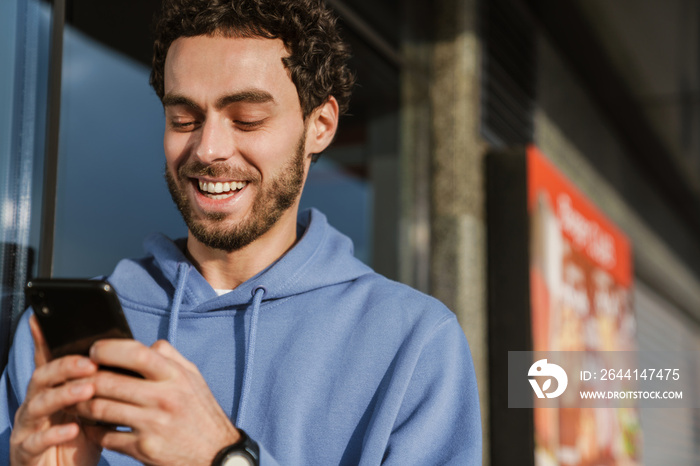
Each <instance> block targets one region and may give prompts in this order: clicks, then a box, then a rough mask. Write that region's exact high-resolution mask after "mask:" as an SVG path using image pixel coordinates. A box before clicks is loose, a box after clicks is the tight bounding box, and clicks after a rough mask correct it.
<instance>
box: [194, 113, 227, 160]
mask: <svg viewBox="0 0 700 466" xmlns="http://www.w3.org/2000/svg"><path fill="white" fill-rule="evenodd" d="M235 150H236V149H235V145H234V140H233V131H232V128H231V125H230V124H227V121H226V119H224V118H216V117H213V118H207V119H206V120H205V121H204V123H203V124H202V126H201V128H200V134H199V140H198V141H197V142H196V147H195V151H194V153H195V155H196V157H197V158H198V159H199V160H201V161H202V162H203V163H206V164H211V163H214V162H221V161H224V160H227V159H228V158H230V157H231V156H232V155H233V154H234V152H235Z"/></svg>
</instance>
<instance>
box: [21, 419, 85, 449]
mask: <svg viewBox="0 0 700 466" xmlns="http://www.w3.org/2000/svg"><path fill="white" fill-rule="evenodd" d="M79 432H80V427H79V426H78V424H77V423H70V424H62V425H57V426H53V427H50V428H48V429H46V430H42V431H40V432H37V433H35V434H33V435H30V436H29V437H27V438H26V439H25V440H24V442H22V450H23V451H24V452H25V453H27V454H28V455H30V456H38V455H41V454H42V453H44V452H45V451H46V450H47V449H49V448H51V447H54V446H57V445H60V444H62V443H65V442H69V441H71V440H73V439H74V438H76V437H77V436H78V433H79Z"/></svg>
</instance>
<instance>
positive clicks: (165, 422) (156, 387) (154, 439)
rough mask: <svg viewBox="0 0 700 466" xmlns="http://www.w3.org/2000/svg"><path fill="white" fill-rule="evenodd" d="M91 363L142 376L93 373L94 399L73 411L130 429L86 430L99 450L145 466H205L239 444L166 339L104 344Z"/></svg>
mask: <svg viewBox="0 0 700 466" xmlns="http://www.w3.org/2000/svg"><path fill="white" fill-rule="evenodd" d="M90 358H91V359H92V361H93V362H94V363H95V364H98V365H104V366H113V367H120V368H124V369H128V370H131V371H134V372H137V373H139V374H141V375H142V376H143V377H144V379H139V378H136V377H130V376H127V375H122V374H117V373H113V372H109V371H99V372H98V373H97V374H96V375H95V377H94V389H95V396H94V398H92V399H91V400H89V401H86V402H83V403H80V404H78V405H77V406H76V412H77V413H78V414H79V415H80V416H82V417H86V418H88V419H93V420H96V421H101V422H106V423H110V424H116V425H120V426H128V427H130V428H131V431H130V432H125V431H123V430H121V431H120V430H114V429H108V428H104V427H90V428H89V429H88V433H89V436H90V438H92V439H94V440H95V441H96V442H98V443H99V444H100V445H102V446H103V447H104V448H107V449H109V450H115V451H118V452H121V453H125V454H127V455H129V456H131V457H133V458H135V459H136V460H138V461H141V462H143V463H146V464H167V465H173V466H176V465H188V466H189V465H199V464H202V465H209V464H211V461H212V459H213V458H214V456H216V453H217V452H218V451H219V450H220V449H221V448H223V447H224V446H226V445H229V444H231V443H234V442H235V441H237V440H238V438H239V433H238V431H237V430H236V429H235V427H234V426H233V424H231V421H230V420H229V418H228V416H227V415H226V414H225V413H224V411H223V410H222V409H221V407H220V406H219V404H218V402H217V401H216V399H215V398H214V395H213V394H212V393H211V390H210V389H209V387H208V386H207V384H206V382H205V381H204V378H203V377H202V375H201V374H200V372H199V370H198V369H197V367H196V366H195V365H194V364H192V363H191V362H190V361H188V360H186V359H185V358H184V357H183V356H182V355H180V353H178V352H177V350H175V348H173V347H172V346H171V345H170V344H169V343H167V342H166V341H158V342H156V343H155V344H154V345H153V346H152V347H150V348H148V347H146V346H144V345H143V344H141V343H139V342H137V341H134V340H102V341H99V342H97V343H95V344H94V345H93V347H92V349H91V351H90Z"/></svg>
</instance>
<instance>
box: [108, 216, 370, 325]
mask: <svg viewBox="0 0 700 466" xmlns="http://www.w3.org/2000/svg"><path fill="white" fill-rule="evenodd" d="M297 231H298V233H297V234H298V235H299V237H300V239H299V241H298V242H297V244H296V245H295V246H294V247H293V248H292V249H290V250H289V251H288V252H287V253H286V254H285V255H283V256H282V257H281V258H280V259H278V260H277V261H276V262H275V263H273V264H272V265H270V266H269V267H268V268H266V269H265V270H263V271H262V272H260V273H259V274H257V275H256V276H254V277H253V278H251V279H249V280H248V281H246V282H244V283H242V284H241V285H239V286H238V287H237V288H236V289H235V290H233V291H231V292H230V293H227V294H225V295H222V296H217V294H216V292H215V291H214V290H213V289H212V287H211V286H210V285H209V283H208V282H207V281H206V280H205V279H204V277H203V276H202V275H201V274H200V273H199V271H198V270H197V269H196V268H195V267H194V266H193V265H192V264H191V263H190V262H189V260H188V259H187V257H186V256H185V254H184V250H185V244H186V240H185V239H179V240H176V241H172V240H170V239H169V238H167V237H166V236H164V235H162V234H154V235H151V236H149V237H148V238H146V240H145V242H144V247H145V249H146V252H147V254H148V255H147V256H146V257H145V258H143V259H139V260H123V261H121V262H120V263H119V264H118V265H117V268H116V269H115V271H114V273H113V274H112V275H111V276H110V277H109V278H108V280H109V281H110V282H111V283H112V285H113V286H114V287H115V289H116V290H117V292H118V293H119V296H120V298H121V299H123V300H125V301H127V302H132V303H134V304H138V305H140V306H147V307H149V308H155V309H160V310H168V309H170V308H171V307H172V305H173V304H174V301H178V304H180V306H181V307H182V310H186V311H188V312H208V311H215V310H217V309H223V308H230V307H232V306H247V305H249V304H250V302H251V296H252V295H253V294H255V291H256V290H257V289H260V288H264V290H265V293H264V301H267V300H272V299H279V298H285V297H288V296H293V295H297V294H301V293H305V292H308V291H312V290H315V289H318V288H322V287H325V286H330V285H335V284H338V283H343V282H348V281H352V280H354V279H356V278H358V277H360V276H361V275H364V274H367V273H370V272H371V269H370V268H369V267H367V266H366V265H365V264H363V263H362V262H361V261H359V260H358V259H356V258H355V257H354V256H353V245H352V241H351V240H350V239H349V238H348V237H347V236H345V235H343V234H342V233H340V232H339V231H337V230H336V229H335V228H333V227H331V226H330V225H329V224H328V221H327V219H326V216H325V215H323V214H322V213H321V212H320V211H318V210H316V209H309V210H305V211H304V212H302V213H300V214H299V217H298V221H297ZM176 290H178V293H177V294H178V295H181V296H177V298H179V299H177V298H175V294H176V293H175V292H176ZM174 298H175V299H174Z"/></svg>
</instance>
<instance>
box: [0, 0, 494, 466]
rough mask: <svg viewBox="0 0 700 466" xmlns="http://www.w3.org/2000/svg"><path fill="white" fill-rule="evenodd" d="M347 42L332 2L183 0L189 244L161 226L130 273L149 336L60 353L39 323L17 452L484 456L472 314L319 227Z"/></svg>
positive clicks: (4, 410)
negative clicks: (364, 258) (308, 206)
mask: <svg viewBox="0 0 700 466" xmlns="http://www.w3.org/2000/svg"><path fill="white" fill-rule="evenodd" d="M347 55H348V54H347V51H346V47H345V45H344V44H343V43H342V41H341V40H340V39H339V37H338V34H337V32H336V28H335V23H334V20H333V18H332V16H331V15H330V14H329V12H328V11H327V10H326V9H325V7H324V6H323V4H322V3H321V2H320V1H318V0H235V1H233V2H231V1H223V0H216V1H210V0H190V1H187V0H170V1H167V2H166V3H165V5H164V8H163V17H162V18H161V20H160V23H159V26H158V29H157V40H156V45H155V54H154V60H153V64H154V67H153V72H152V75H151V83H152V85H153V86H154V88H155V90H156V93H157V94H158V95H159V97H160V98H161V100H162V102H163V106H164V109H165V118H166V129H165V137H164V149H165V156H166V179H167V182H168V186H169V189H170V192H171V194H172V197H173V199H174V201H175V203H176V204H177V206H178V208H179V209H180V211H181V213H182V215H183V217H184V219H185V221H186V223H187V226H188V236H187V238H186V239H182V240H178V241H174V242H173V241H171V240H169V239H167V238H165V237H163V236H154V237H151V238H149V239H147V241H146V249H147V251H148V256H147V257H145V258H143V259H141V260H137V261H133V260H125V261H122V262H120V264H119V265H118V266H117V268H116V270H115V271H114V272H113V274H112V275H111V276H110V277H109V281H110V282H111V283H112V285H113V286H114V288H115V289H116V290H117V292H118V293H119V296H120V299H121V301H122V305H123V307H124V309H125V312H126V315H127V318H128V320H129V322H130V325H131V327H132V330H133V332H134V335H135V341H125V340H103V341H100V342H98V343H96V344H95V345H94V346H93V347H92V348H91V351H90V357H89V358H85V357H79V356H69V357H64V358H60V359H56V360H51V358H50V357H49V354H48V350H47V347H46V344H45V342H44V340H43V337H42V335H41V332H40V331H39V330H38V328H37V326H36V323H35V321H34V320H33V318H30V317H28V316H26V315H25V316H24V318H23V320H22V322H21V324H20V327H19V329H18V331H17V334H16V337H15V344H14V347H13V350H12V354H11V360H10V363H9V365H8V368H7V370H6V372H5V374H4V375H3V380H2V383H1V384H0V396H2V397H3V398H2V399H3V400H4V402H3V403H2V406H1V407H0V423H2V427H1V429H2V436H3V442H2V446H1V447H0V448H1V453H2V455H3V457H2V459H0V461H4V462H7V458H8V457H9V458H10V459H11V462H12V464H15V465H38V464H42V465H43V464H80V465H83V464H85V465H88V464H89V465H93V464H97V463H98V462H99V463H100V464H109V465H121V464H138V462H141V463H146V464H163V465H200V464H201V465H209V464H216V465H223V464H229V465H232V464H257V463H259V464H277V463H279V464H304V465H306V464H319V465H327V464H379V463H386V464H402V465H404V464H446V463H453V464H479V463H480V462H481V459H480V458H481V430H480V417H479V405H478V397H477V390H476V381H475V378H474V371H473V367H472V362H471V357H470V354H469V349H468V346H467V343H466V340H465V338H464V334H463V333H462V331H461V329H460V327H459V325H458V324H457V321H456V319H455V317H454V315H453V314H452V313H451V312H450V311H449V310H447V309H446V308H445V307H444V306H442V305H441V304H439V303H438V302H437V301H435V300H433V299H432V298H429V297H427V296H424V295H422V294H420V293H418V292H416V291H414V290H411V289H410V288H408V287H405V286H403V285H400V284H397V283H394V282H391V281H389V280H387V279H385V278H383V277H381V276H379V275H377V274H375V273H374V272H372V271H371V270H370V269H369V268H368V267H366V266H365V265H363V264H362V263H361V262H359V261H357V260H356V259H354V258H353V257H352V245H351V243H350V241H349V240H348V239H347V238H346V237H344V236H343V235H341V234H340V233H338V232H337V231H336V230H334V229H333V228H331V227H330V226H329V225H328V224H327V223H326V220H325V217H324V216H323V215H322V214H321V213H320V212H318V211H315V210H314V211H310V212H304V213H301V214H300V215H299V217H298V218H297V213H298V205H299V198H300V195H301V190H302V187H303V185H304V182H305V180H306V176H307V173H308V170H309V166H310V164H311V161H312V158H313V157H314V156H316V155H317V154H319V153H321V152H322V151H323V150H324V149H325V148H326V147H327V146H328V145H329V144H330V142H331V141H332V139H333V137H334V135H335V131H336V128H337V124H338V117H339V115H340V114H341V113H342V111H344V110H345V109H346V108H347V102H348V98H349V94H350V88H351V86H352V77H351V75H350V73H349V72H348V70H347V66H346V64H345V61H346V59H347ZM32 341H33V342H32ZM32 348H34V352H32ZM98 366H114V367H120V368H124V369H128V370H131V371H135V372H137V373H139V374H141V375H142V376H143V378H142V379H141V378H137V377H130V376H127V375H122V374H118V373H115V372H109V371H103V370H98ZM115 425H116V426H127V427H118V428H115V427H114V426H115ZM237 461H242V462H237Z"/></svg>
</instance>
